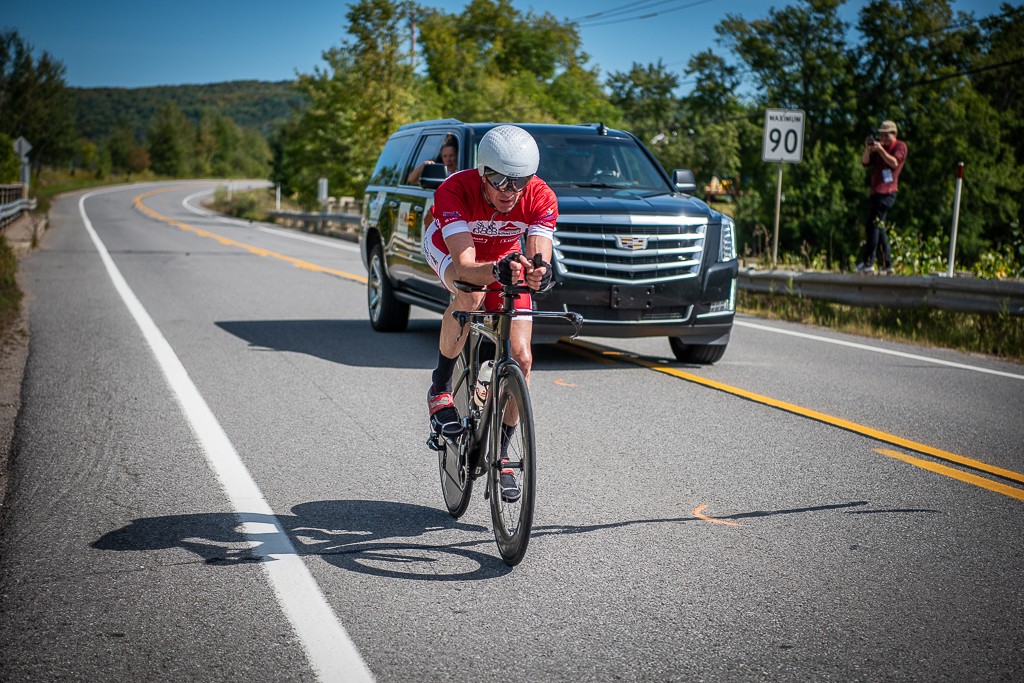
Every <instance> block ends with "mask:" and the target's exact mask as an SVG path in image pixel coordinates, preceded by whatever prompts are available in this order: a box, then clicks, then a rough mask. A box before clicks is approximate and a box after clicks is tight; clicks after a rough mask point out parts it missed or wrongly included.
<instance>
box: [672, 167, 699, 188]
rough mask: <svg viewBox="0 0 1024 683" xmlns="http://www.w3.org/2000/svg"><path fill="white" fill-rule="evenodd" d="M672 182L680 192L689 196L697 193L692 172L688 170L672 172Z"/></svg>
mask: <svg viewBox="0 0 1024 683" xmlns="http://www.w3.org/2000/svg"><path fill="white" fill-rule="evenodd" d="M672 182H673V183H674V184H675V186H676V189H677V190H679V191H680V192H686V193H688V194H689V193H693V192H696V191H697V181H696V180H694V179H693V171H691V170H690V169H688V168H677V169H676V170H674V171H672Z"/></svg>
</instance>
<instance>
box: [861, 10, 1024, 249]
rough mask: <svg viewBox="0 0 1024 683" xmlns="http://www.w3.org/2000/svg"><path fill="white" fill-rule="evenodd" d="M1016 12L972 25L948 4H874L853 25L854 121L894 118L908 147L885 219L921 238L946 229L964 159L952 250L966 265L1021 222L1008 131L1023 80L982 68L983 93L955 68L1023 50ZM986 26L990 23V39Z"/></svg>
mask: <svg viewBox="0 0 1024 683" xmlns="http://www.w3.org/2000/svg"><path fill="white" fill-rule="evenodd" d="M1009 10H1010V8H1008V7H1004V13H1005V12H1007V11H1009ZM1016 14H1018V16H1016V17H1015V16H1013V14H1011V15H1008V16H1004V17H1002V18H1001V19H998V20H988V21H982V22H976V21H973V16H972V15H969V14H964V13H960V14H959V15H957V14H954V12H953V10H952V8H951V6H950V3H949V1H948V0H914V1H912V2H911V1H909V0H904V1H902V2H893V1H892V0H874V1H873V2H871V3H869V4H868V5H866V6H865V7H864V8H863V9H862V11H861V17H860V21H859V22H858V28H859V29H860V31H861V33H862V35H863V36H864V49H863V51H862V52H861V54H862V60H861V65H860V69H859V77H858V81H859V89H860V90H861V91H862V92H863V93H865V94H864V95H863V96H862V97H859V98H858V106H857V107H856V109H855V117H856V119H857V120H859V121H861V122H862V123H861V125H862V130H865V131H866V130H868V129H869V128H871V127H875V126H877V125H878V123H877V122H879V121H881V120H882V119H892V120H894V121H897V122H899V123H900V137H901V138H902V139H904V141H905V142H907V144H908V148H909V154H908V159H907V163H906V167H905V168H904V172H903V175H901V177H900V194H899V199H898V201H897V202H896V207H895V208H894V210H893V212H892V213H891V214H890V220H891V221H893V222H894V223H896V224H897V225H902V226H904V227H906V228H909V229H912V230H915V231H917V232H919V233H920V234H922V235H924V236H926V237H927V236H935V235H941V234H948V232H949V229H950V224H951V222H952V205H953V190H954V174H953V171H954V169H955V167H956V164H957V162H959V161H963V162H964V164H965V182H964V193H963V196H962V198H961V213H960V226H959V231H958V232H959V236H958V247H957V251H958V253H960V254H961V255H962V256H963V257H964V258H965V259H966V260H967V261H973V260H974V259H976V258H977V257H978V256H979V255H980V253H981V252H982V251H984V250H985V249H988V248H989V247H991V246H992V244H993V242H999V241H1005V240H1007V239H1009V238H1010V236H1011V232H1012V227H1013V223H1014V221H1015V220H1019V215H1020V209H1021V203H1022V202H1021V190H1022V188H1024V174H1022V171H1021V166H1020V163H1019V161H1018V159H1019V157H1018V156H1017V153H1016V150H1015V149H1014V147H1013V142H1012V141H1013V140H1015V139H1016V140H1019V138H1015V137H1014V135H1013V134H1014V123H1013V122H1014V121H1015V120H1018V119H1019V110H1016V109H1013V108H1012V107H1013V102H1015V100H1014V95H1013V93H1014V92H1015V91H1014V84H1015V83H1016V84H1017V86H1019V84H1020V82H1021V79H1020V78H1019V76H1016V74H1015V71H1014V70H1013V69H1008V70H1002V71H1001V72H983V73H981V74H979V77H978V78H977V83H978V85H979V86H980V87H982V88H985V89H986V90H987V92H988V93H989V96H986V94H984V93H983V92H979V90H978V88H976V87H975V82H974V81H972V79H971V78H970V77H968V76H967V75H963V76H961V75H959V74H962V73H964V72H969V71H972V70H974V69H976V68H978V67H982V66H984V65H986V64H993V63H998V62H1001V61H1007V60H1008V59H1009V58H1010V57H1012V56H1013V55H1014V54H1016V55H1020V54H1022V53H1024V49H1022V48H1021V47H1020V46H1019V44H1018V45H1013V44H1012V42H1013V41H1012V38H1011V37H1010V36H1011V35H1013V34H1014V31H1015V30H1016V31H1017V33H1016V35H1017V36H1018V37H1019V36H1020V31H1021V29H1020V26H1021V24H1024V21H1022V20H1021V18H1020V16H1019V14H1024V13H1016ZM986 25H987V26H989V27H990V28H992V27H995V28H996V29H997V30H996V31H995V32H993V34H992V37H991V38H987V36H986V33H985V27H986ZM1015 27H1016V28H1015ZM1007 39H1009V40H1007ZM993 53H994V54H993ZM1018 70H1019V69H1018ZM996 78H999V79H1000V80H1001V81H1003V82H1005V84H1006V85H1005V86H1003V85H1001V84H996V81H995V80H994V79H996ZM1018 93H1019V91H1018ZM1018 97H1019V95H1018ZM994 102H999V103H1000V104H1003V105H1010V108H1008V109H1004V110H1000V109H998V108H997V107H995V106H993V103H994ZM1016 102H1019V99H1017V100H1016ZM1018 144H1019V143H1018Z"/></svg>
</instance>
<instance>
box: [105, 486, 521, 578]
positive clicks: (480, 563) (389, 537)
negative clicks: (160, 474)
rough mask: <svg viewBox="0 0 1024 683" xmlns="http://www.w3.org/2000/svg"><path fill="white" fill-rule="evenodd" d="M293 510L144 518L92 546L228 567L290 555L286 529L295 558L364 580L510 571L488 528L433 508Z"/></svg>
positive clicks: (340, 505) (328, 505) (345, 503)
mask: <svg viewBox="0 0 1024 683" xmlns="http://www.w3.org/2000/svg"><path fill="white" fill-rule="evenodd" d="M291 512H292V514H290V515H277V516H270V515H258V514H251V513H248V514H242V515H235V514H232V513H198V514H192V515H167V516H162V517H145V518H141V519H136V520H133V521H132V522H131V523H130V524H128V525H127V526H125V527H122V528H120V529H116V530H114V531H110V532H108V533H106V534H104V535H103V536H102V537H100V538H99V539H98V540H97V541H95V542H94V543H93V544H92V547H93V548H96V549H98V550H115V551H153V550H167V549H172V548H181V549H182V550H186V551H188V552H190V553H193V554H194V555H196V556H198V557H199V558H201V559H202V560H203V561H204V562H206V564H208V565H211V566H232V565H237V564H241V563H249V562H261V561H267V560H268V559H270V560H272V557H270V558H268V556H272V555H275V554H283V553H286V552H291V550H290V548H288V544H287V543H284V542H283V541H284V539H283V538H282V536H281V533H280V531H281V530H283V531H284V533H285V534H287V538H288V540H289V541H290V542H291V546H292V547H293V548H294V552H297V553H298V554H300V555H319V556H320V557H322V558H323V560H324V561H325V562H327V563H329V564H332V565H334V566H336V567H339V568H341V569H348V570H350V571H357V572H361V573H365V574H374V575H378V576H389V577H395V578H407V579H424V580H458V581H466V580H474V579H486V578H493V577H496V576H501V575H504V574H506V573H507V572H508V571H509V568H508V567H507V566H506V565H505V564H504V563H503V562H502V561H501V559H500V558H499V557H498V556H497V554H496V553H491V552H489V551H490V550H491V548H490V546H491V545H492V544H493V542H494V539H493V538H492V537H491V535H490V529H488V528H485V527H482V526H476V525H470V524H464V523H462V522H459V521H457V520H455V519H453V518H452V517H451V516H450V515H448V513H447V512H444V511H442V510H439V509H436V508H430V507H425V506H421V505H411V504H408V503H393V502H387V501H373V500H330V501H317V502H313V503H302V504H300V505H296V506H295V507H293V508H292V510H291ZM278 525H280V527H279V526H278ZM460 532H461V533H460ZM466 532H468V534H467V533H466ZM453 535H456V540H454V541H453V540H452V536H453ZM432 540H433V542H431V541H432ZM253 544H255V545H256V547H253ZM477 547H483V548H484V549H485V550H486V552H482V551H480V550H476V549H475V548H477Z"/></svg>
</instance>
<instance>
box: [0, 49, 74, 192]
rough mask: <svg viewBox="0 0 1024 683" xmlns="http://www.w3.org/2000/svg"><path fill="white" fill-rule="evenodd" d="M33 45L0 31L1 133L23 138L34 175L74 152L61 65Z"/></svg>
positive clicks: (70, 109) (70, 112)
mask: <svg viewBox="0 0 1024 683" xmlns="http://www.w3.org/2000/svg"><path fill="white" fill-rule="evenodd" d="M33 49H34V48H33V47H32V45H31V44H30V43H28V42H26V41H25V40H24V39H23V38H22V37H21V36H20V35H19V34H18V32H17V31H16V30H14V29H4V30H3V31H0V133H4V134H6V135H8V136H10V137H11V138H14V139H16V138H18V137H19V136H23V137H24V138H25V139H26V140H28V141H29V142H30V143H32V152H31V153H30V155H29V158H30V160H31V163H32V166H33V167H34V168H35V170H36V173H37V174H38V172H39V169H41V168H42V166H43V164H56V163H63V162H65V161H67V160H68V159H70V158H71V156H72V154H73V153H74V144H75V140H76V139H77V138H78V134H77V132H76V130H75V123H74V121H75V118H74V116H75V115H74V106H73V102H72V99H71V97H70V94H69V92H68V88H67V84H66V82H65V80H64V74H65V71H66V69H65V67H64V64H63V63H62V62H61V61H60V60H57V59H54V58H53V57H52V56H51V55H50V54H49V53H48V52H43V53H42V54H41V55H40V56H39V58H38V59H35V58H33V56H32V53H33Z"/></svg>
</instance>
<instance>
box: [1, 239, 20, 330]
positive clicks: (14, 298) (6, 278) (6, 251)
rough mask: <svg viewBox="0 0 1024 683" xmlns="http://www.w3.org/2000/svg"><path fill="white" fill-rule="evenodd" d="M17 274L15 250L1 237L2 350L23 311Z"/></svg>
mask: <svg viewBox="0 0 1024 683" xmlns="http://www.w3.org/2000/svg"><path fill="white" fill-rule="evenodd" d="M17 272H18V259H17V257H15V255H14V250H13V249H11V245H10V244H8V243H7V238H6V237H5V236H4V235H0V348H2V347H4V346H6V344H7V341H8V337H9V336H10V333H11V330H12V329H13V327H14V323H15V321H16V320H17V319H18V312H19V311H20V310H21V290H20V289H18V283H17V282H16V281H15V279H14V275H15V273H17Z"/></svg>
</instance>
